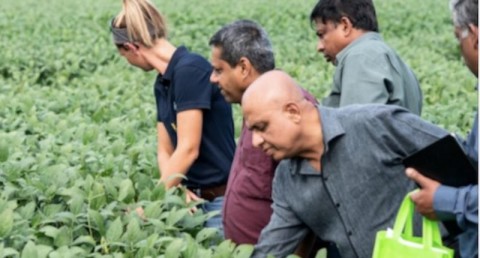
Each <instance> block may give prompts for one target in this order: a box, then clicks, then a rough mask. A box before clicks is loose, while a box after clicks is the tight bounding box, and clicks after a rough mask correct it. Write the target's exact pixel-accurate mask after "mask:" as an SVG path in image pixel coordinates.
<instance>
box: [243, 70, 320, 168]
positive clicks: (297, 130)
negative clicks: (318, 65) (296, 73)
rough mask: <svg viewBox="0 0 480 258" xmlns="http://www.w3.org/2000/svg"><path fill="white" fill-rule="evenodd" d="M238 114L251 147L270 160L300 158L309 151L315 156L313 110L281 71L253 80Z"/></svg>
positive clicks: (316, 132) (316, 133) (316, 123)
mask: <svg viewBox="0 0 480 258" xmlns="http://www.w3.org/2000/svg"><path fill="white" fill-rule="evenodd" d="M242 111H243V116H244V119H245V124H246V126H247V128H248V129H249V130H251V131H252V145H253V146H256V147H259V148H261V149H262V150H263V151H264V152H265V153H266V154H267V155H269V156H272V157H273V159H275V160H281V159H284V158H289V157H293V156H297V155H301V156H302V155H304V153H310V151H311V149H313V153H314V155H316V156H315V157H317V156H318V150H317V147H318V146H319V145H318V144H316V143H318V142H321V133H320V131H321V129H320V123H319V116H318V113H317V109H316V107H315V105H314V104H313V103H311V102H309V101H308V100H306V99H305V97H304V95H303V92H302V90H301V89H300V87H299V86H297V84H296V83H295V81H294V80H293V79H292V78H291V77H290V76H289V75H288V74H286V73H285V72H282V71H270V72H267V73H264V74H263V75H262V76H260V77H259V78H257V79H256V80H255V81H254V82H253V83H252V84H251V85H250V86H249V87H248V88H247V90H246V91H245V93H244V94H243V98H242ZM311 132H314V134H313V135H312V133H311Z"/></svg>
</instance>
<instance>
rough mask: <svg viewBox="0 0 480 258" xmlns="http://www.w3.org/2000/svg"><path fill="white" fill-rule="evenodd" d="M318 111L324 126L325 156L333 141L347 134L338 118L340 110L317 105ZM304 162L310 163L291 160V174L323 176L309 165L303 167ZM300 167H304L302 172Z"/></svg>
mask: <svg viewBox="0 0 480 258" xmlns="http://www.w3.org/2000/svg"><path fill="white" fill-rule="evenodd" d="M317 110H318V114H319V116H320V123H321V125H322V135H323V145H324V146H325V147H324V148H325V151H324V152H323V155H325V154H327V153H328V152H329V147H330V145H331V143H332V141H333V140H335V139H336V138H337V137H340V136H342V135H344V134H345V129H344V128H343V126H342V124H341V123H340V119H339V117H338V116H337V110H338V108H329V107H324V106H320V105H317ZM304 162H306V163H308V161H307V160H305V159H301V158H292V159H290V160H289V164H290V166H289V169H290V173H292V174H296V173H298V174H301V175H318V176H320V175H321V174H320V173H318V172H317V171H315V170H314V169H313V168H312V167H311V166H309V165H308V166H302V164H303V163H304ZM300 167H302V170H299V169H298V168H300Z"/></svg>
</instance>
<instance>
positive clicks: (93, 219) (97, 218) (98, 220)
mask: <svg viewBox="0 0 480 258" xmlns="http://www.w3.org/2000/svg"><path fill="white" fill-rule="evenodd" d="M88 217H89V219H90V223H92V224H93V225H94V226H95V227H96V228H97V229H98V232H99V233H100V234H101V235H102V236H105V234H106V233H107V232H106V230H105V221H104V219H103V216H102V215H101V214H100V213H99V212H98V211H96V210H88Z"/></svg>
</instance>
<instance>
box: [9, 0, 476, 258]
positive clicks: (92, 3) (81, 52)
mask: <svg viewBox="0 0 480 258" xmlns="http://www.w3.org/2000/svg"><path fill="white" fill-rule="evenodd" d="M0 2H1V5H0V6H1V9H0V34H1V38H0V240H1V242H0V257H21V258H30V257H32V258H33V257H39V258H41V257H51V258H56V257H105V258H106V257H115V258H117V257H165V258H174V257H218V258H221V257H222V258H223V257H238V258H242V257H249V255H250V253H251V251H252V248H253V247H252V246H249V245H241V246H235V245H234V244H232V243H231V242H229V241H221V240H219V239H218V238H217V237H216V232H215V231H214V230H212V229H207V228H203V226H202V224H203V222H204V221H205V220H206V219H207V218H208V217H209V216H212V215H213V214H203V213H201V212H195V213H193V214H192V213H191V212H190V208H192V207H193V206H194V205H195V203H189V204H186V203H185V198H184V197H185V192H184V190H183V189H169V190H165V188H164V187H163V186H162V185H158V184H157V181H158V179H159V172H158V166H157V161H156V147H157V145H156V120H155V119H156V110H155V99H154V96H153V82H154V79H155V76H156V74H155V73H153V72H152V73H145V72H143V71H141V70H139V69H137V68H135V67H132V66H130V65H129V64H128V63H127V62H126V61H125V60H123V59H122V58H121V56H120V55H119V54H118V52H117V49H116V47H115V46H114V45H113V44H112V41H111V37H110V31H109V26H108V23H109V21H110V19H111V18H112V17H113V16H114V15H116V14H117V13H118V12H119V11H120V9H121V4H122V1H120V0H84V1H74V0H50V1H45V0H20V1H11V0H0ZM154 2H155V4H156V6H157V7H158V8H159V9H160V10H161V11H162V12H163V14H164V15H165V16H166V17H167V22H168V28H169V34H168V38H169V40H170V41H171V42H172V43H173V44H175V45H177V46H180V45H185V46H186V47H187V48H189V49H190V50H191V51H194V52H197V53H199V54H201V55H203V56H205V57H206V58H207V59H209V58H210V47H209V46H208V40H209V38H210V36H211V35H213V33H214V32H215V31H216V30H218V29H219V28H220V27H221V26H222V25H223V24H226V23H229V22H231V21H234V20H236V19H241V18H246V19H252V20H255V21H257V22H258V23H260V24H261V25H262V26H263V27H264V28H265V29H266V31H267V32H268V34H269V36H270V38H271V40H272V43H273V46H274V50H275V57H276V61H277V67H278V68H281V69H283V70H285V71H286V72H288V73H289V74H291V75H292V76H293V77H294V78H295V79H296V80H297V81H298V82H299V84H300V85H302V86H303V87H304V88H306V89H308V90H309V91H310V92H311V93H313V94H314V95H315V96H316V97H317V98H318V99H321V98H323V97H324V96H326V95H327V94H328V92H329V88H330V85H331V83H332V77H333V72H334V67H333V66H332V65H331V64H328V63H326V62H325V61H324V60H323V57H322V55H321V54H319V53H317V52H316V43H317V38H316V36H315V31H314V30H313V28H312V26H311V24H310V22H309V15H310V11H311V9H312V8H313V6H314V5H315V3H316V1H314V0H270V1H267V0H244V1H232V0H203V1H198V0H175V1H173V0H164V1H160V0H154ZM374 2H375V5H376V9H377V16H378V20H379V25H380V30H381V33H382V36H383V37H384V39H385V41H386V42H387V43H388V44H389V45H390V46H392V47H393V48H394V49H395V50H396V51H397V53H398V54H399V55H400V56H401V57H402V58H403V59H404V60H405V61H406V63H407V64H409V65H410V66H411V67H412V69H413V70H414V72H415V73H416V75H417V78H418V80H419V81H420V85H421V88H422V90H423V94H424V108H423V112H422V117H423V118H424V119H426V120H428V121H431V122H432V123H435V124H438V125H440V126H441V127H443V128H445V129H447V130H449V131H451V132H456V133H458V134H460V135H462V136H465V135H466V134H467V133H468V130H469V128H470V127H471V123H472V121H473V114H474V112H475V110H476V109H477V92H476V90H475V84H476V79H475V77H474V76H473V75H471V74H470V72H469V71H468V69H467V68H466V67H465V65H464V64H463V61H462V59H461V55H460V50H459V47H458V43H457V42H456V39H455V37H454V34H453V27H452V25H451V20H450V13H449V9H448V2H447V1H438V0H424V1H417V0H375V1H374ZM234 115H235V126H236V133H237V136H238V133H239V129H240V126H241V122H242V118H241V114H240V111H239V108H238V106H234ZM140 206H141V207H143V208H144V209H145V217H143V218H141V217H139V216H138V215H137V213H136V212H135V209H136V208H138V207H140ZM318 257H323V254H319V255H318Z"/></svg>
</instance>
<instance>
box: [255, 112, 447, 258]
mask: <svg viewBox="0 0 480 258" xmlns="http://www.w3.org/2000/svg"><path fill="white" fill-rule="evenodd" d="M318 110H319V112H320V119H321V123H322V130H323V141H324V144H325V152H324V154H323V156H322V159H321V164H322V171H321V173H318V172H317V171H315V170H314V169H313V168H312V167H311V166H310V164H309V163H308V161H307V160H304V159H287V160H283V161H282V162H281V163H280V164H279V166H278V167H277V170H276V173H275V178H274V182H273V192H272V195H273V200H274V204H273V214H272V217H271V220H270V223H269V224H268V226H267V227H266V228H265V229H264V230H263V231H262V234H261V236H260V240H259V243H258V244H257V245H256V246H255V252H254V256H253V257H266V255H267V254H268V253H271V254H273V255H275V257H277V258H278V257H285V256H287V255H288V254H290V253H292V252H293V251H294V249H295V248H296V246H297V245H298V243H299V242H300V241H301V240H302V239H303V237H304V236H305V235H306V233H307V232H308V230H309V229H311V230H312V231H313V232H314V233H315V234H316V235H317V236H318V237H320V238H321V239H323V240H326V241H331V242H334V243H336V245H337V247H338V249H339V251H340V254H341V256H342V257H346V258H349V257H371V256H372V252H373V245H374V241H375V234H376V232H377V231H379V230H385V229H386V228H387V227H390V228H391V227H393V222H394V219H395V216H396V212H397V209H398V207H399V205H400V203H401V201H402V199H403V197H404V196H405V195H406V194H407V193H408V192H409V191H410V190H413V188H414V187H415V185H414V183H413V182H412V181H410V180H409V179H408V178H407V177H406V176H405V167H404V166H403V165H402V159H403V158H404V157H406V156H407V155H408V154H410V153H413V152H415V151H417V150H419V149H421V148H422V147H424V146H426V145H428V144H430V143H432V142H433V141H435V140H437V139H439V138H441V137H443V136H445V135H446V134H447V132H446V131H444V130H442V129H440V128H439V127H437V126H434V125H433V124H431V123H428V122H425V121H423V120H421V119H420V118H419V117H418V116H417V115H414V114H412V113H409V112H408V111H407V110H405V109H403V108H400V107H396V106H391V105H390V106H387V105H375V104H370V105H352V106H348V107H344V108H339V109H332V108H327V107H319V108H318Z"/></svg>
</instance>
